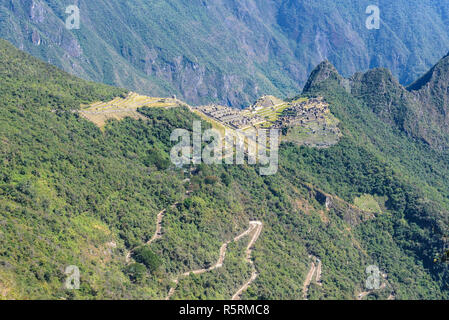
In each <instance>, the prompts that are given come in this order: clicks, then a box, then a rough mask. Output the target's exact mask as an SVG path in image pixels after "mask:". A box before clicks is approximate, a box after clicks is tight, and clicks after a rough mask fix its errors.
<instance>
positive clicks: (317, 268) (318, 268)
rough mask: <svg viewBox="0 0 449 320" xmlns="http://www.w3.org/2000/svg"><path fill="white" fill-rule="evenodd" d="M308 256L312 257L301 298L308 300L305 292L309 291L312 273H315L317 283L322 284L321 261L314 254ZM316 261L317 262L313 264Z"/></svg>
mask: <svg viewBox="0 0 449 320" xmlns="http://www.w3.org/2000/svg"><path fill="white" fill-rule="evenodd" d="M309 258H311V259H313V261H312V264H311V265H310V269H309V272H308V273H307V276H306V279H305V280H304V284H303V289H302V290H303V298H304V300H308V298H307V294H308V292H309V287H310V283H311V282H312V280H313V275H315V282H316V284H317V285H319V286H322V283H321V268H322V262H321V260H320V259H318V258H317V257H315V256H311V255H310V256H309ZM316 262H317V264H315V263H316Z"/></svg>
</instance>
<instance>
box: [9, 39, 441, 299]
mask: <svg viewBox="0 0 449 320" xmlns="http://www.w3.org/2000/svg"><path fill="white" fill-rule="evenodd" d="M0 52H1V55H0V90H1V96H2V99H1V100H0V164H1V165H0V226H1V228H0V298H26V299H61V298H64V299H163V298H165V297H166V296H167V294H168V290H169V288H170V287H171V286H172V279H173V278H175V277H176V276H178V275H180V274H182V273H184V272H186V271H189V270H195V269H199V268H207V266H210V265H211V264H213V263H214V262H215V261H217V259H218V256H219V250H220V247H221V246H222V244H223V243H225V242H227V241H230V240H231V239H233V238H234V237H235V236H236V235H238V234H240V233H242V232H243V231H245V230H246V229H247V228H248V222H249V220H260V221H263V223H264V228H263V230H262V233H261V235H260V237H259V239H258V240H257V242H256V243H255V245H254V251H253V252H252V255H251V256H252V259H253V262H254V267H255V268H256V270H257V272H258V273H259V276H258V278H257V279H256V281H255V282H254V283H252V284H251V286H250V287H249V288H248V290H247V291H246V292H245V293H244V294H243V299H302V295H303V292H302V286H303V282H304V279H305V277H306V274H307V272H308V270H309V267H310V262H311V261H310V258H309V255H313V256H315V257H318V258H319V259H320V260H321V261H322V265H323V273H322V279H321V280H322V286H315V285H314V284H312V286H311V288H310V292H309V293H310V297H311V298H313V299H354V298H355V297H357V295H358V294H359V293H360V292H362V291H364V290H365V289H364V284H365V280H366V273H365V269H366V267H367V266H368V265H373V264H375V265H378V266H379V267H380V269H381V271H382V272H386V273H387V274H388V282H389V284H390V285H391V287H392V288H393V290H394V296H395V298H397V299H419V298H423V299H448V298H449V290H448V276H449V273H448V266H447V264H444V263H436V262H434V258H435V256H436V253H438V252H439V253H441V248H442V247H443V244H444V243H443V240H442V238H443V235H444V234H447V232H446V231H447V225H448V224H447V220H446V219H447V210H448V208H449V186H448V185H447V181H448V177H449V169H448V168H449V164H448V163H447V159H448V157H446V156H445V155H444V154H443V155H442V154H440V153H437V151H436V150H434V149H432V148H430V147H428V146H426V145H425V144H423V143H422V142H420V141H415V140H414V139H412V138H411V137H409V136H407V135H405V134H403V133H402V132H401V131H399V130H396V129H394V128H393V127H392V126H391V125H390V124H388V123H385V122H383V121H382V120H381V119H380V118H379V117H378V116H377V115H376V113H374V112H373V111H372V109H371V108H368V107H366V105H364V103H363V101H361V100H359V99H358V98H355V97H353V96H351V95H350V94H348V92H347V91H346V90H345V88H342V87H341V86H340V84H339V83H338V81H333V80H329V81H324V82H322V83H321V84H319V85H317V84H315V85H313V86H311V87H310V88H309V89H310V90H309V91H308V92H305V94H307V95H322V96H325V98H326V101H328V102H329V103H330V105H331V108H332V112H333V113H334V114H335V115H336V117H337V118H338V119H340V120H341V123H340V127H341V130H342V132H343V134H344V136H343V138H342V139H341V140H340V142H339V143H338V144H337V145H335V146H332V147H330V148H322V149H317V148H309V147H306V146H301V147H299V146H297V145H295V144H293V143H285V144H283V145H282V146H281V149H280V168H279V173H278V174H276V175H273V176H260V175H259V172H258V167H257V166H249V165H215V166H209V165H204V164H202V165H198V166H186V167H184V168H175V167H174V166H173V165H172V164H171V163H168V162H167V159H169V152H170V149H171V147H172V145H173V144H172V143H171V142H170V139H169V138H170V134H171V132H172V131H173V130H174V129H175V128H186V129H188V130H192V122H193V120H198V119H199V117H198V116H196V115H195V114H192V113H190V112H189V111H188V109H186V108H173V109H162V108H142V109H139V112H140V113H141V114H142V115H143V116H145V118H144V119H143V118H142V119H139V120H137V119H131V118H125V119H123V120H121V121H115V120H111V121H109V122H108V123H107V124H106V126H105V128H104V131H101V130H100V129H99V128H98V127H96V126H95V125H94V124H93V123H91V122H89V121H87V120H86V119H84V118H81V117H79V116H78V114H77V113H73V112H71V111H72V110H73V109H76V108H79V106H80V105H81V104H88V103H91V102H93V101H97V100H99V99H104V100H110V99H111V98H112V97H113V96H115V95H121V94H125V93H126V91H124V90H121V89H116V88H111V87H108V86H104V85H97V84H94V83H88V82H85V81H81V80H78V79H75V78H73V77H71V76H69V75H67V74H65V73H63V72H61V71H58V70H56V69H55V68H53V67H50V66H48V65H47V64H44V63H41V62H39V61H37V60H35V59H33V58H30V57H29V56H27V55H24V54H22V53H20V52H19V51H17V50H16V49H14V48H13V47H12V46H10V45H9V44H7V43H5V42H3V41H1V42H0ZM335 78H336V79H338V77H335ZM208 127H210V125H209V126H208V125H207V124H204V125H203V128H204V129H205V128H208ZM155 154H157V155H155ZM186 178H189V180H187V181H188V182H186V180H185V179H186ZM321 190H322V191H321ZM186 191H189V193H188V194H186ZM367 195H371V196H372V197H374V199H379V201H378V203H379V205H380V207H381V209H382V214H379V215H377V216H375V217H370V215H364V213H363V212H362V211H360V210H348V209H347V208H350V209H353V208H354V205H351V203H353V201H354V199H359V200H360V199H362V200H363V199H364V201H363V203H365V204H366V203H370V199H371V197H369V196H367ZM380 199H384V200H385V201H384V200H382V201H380ZM359 200H357V201H359ZM383 202H384V203H383ZM175 203H177V205H176V206H173V204H175ZM339 203H340V204H343V205H336V204H339ZM368 207H372V204H370V205H369V206H368ZM163 209H166V212H165V215H164V218H163V221H162V237H161V238H160V239H157V240H156V241H154V242H152V243H151V245H146V243H147V242H148V240H149V239H151V237H152V236H153V235H154V232H155V230H156V216H157V214H158V213H159V212H160V211H161V210H163ZM362 209H363V208H362ZM362 216H363V217H362ZM366 217H368V218H366ZM244 240H245V239H242V240H241V242H237V243H231V244H230V245H229V251H228V253H227V256H226V258H225V261H224V265H223V267H222V268H219V269H215V270H214V271H212V272H208V273H204V274H202V275H198V276H193V275H192V276H188V277H186V278H183V279H182V280H181V281H180V283H179V285H178V287H177V291H176V292H175V295H174V296H173V298H175V299H181V298H195V299H205V298H210V299H228V298H230V297H231V296H232V294H234V293H235V292H236V290H237V289H238V288H239V287H240V286H241V285H242V283H244V282H245V281H247V280H248V277H249V276H250V273H251V266H250V265H249V264H248V263H247V262H246V260H245V257H244V250H245V241H244ZM130 252H131V253H132V257H133V258H134V259H135V260H136V263H128V262H127V261H126V256H127V254H128V253H130ZM68 265H76V266H78V267H79V268H80V272H81V288H80V290H73V291H72V290H66V289H65V288H64V287H63V283H64V281H65V277H66V275H65V274H64V270H65V268H66V267H67V266H68ZM388 294H389V293H388V292H386V291H385V292H384V291H382V292H379V293H377V294H373V295H370V298H376V297H378V298H385V297H386V295H388Z"/></svg>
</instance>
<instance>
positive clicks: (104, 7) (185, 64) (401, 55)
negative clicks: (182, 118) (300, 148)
mask: <svg viewBox="0 0 449 320" xmlns="http://www.w3.org/2000/svg"><path fill="white" fill-rule="evenodd" d="M77 3H78V5H79V8H80V17H81V27H80V29H79V30H67V29H66V28H65V20H66V18H67V17H68V14H66V13H65V10H66V7H67V6H69V5H72V4H73V3H72V2H70V1H66V0H49V1H42V0H20V1H15V2H11V1H4V2H2V3H0V37H2V38H4V39H7V40H9V41H11V42H12V43H13V44H14V45H15V46H16V47H18V48H21V49H23V50H25V51H27V52H29V53H31V54H33V55H35V56H37V57H40V58H41V59H42V60H44V61H47V62H49V63H51V64H54V65H57V66H59V67H61V68H63V69H64V70H66V71H68V72H70V73H72V74H76V75H78V76H81V77H83V78H85V79H90V80H95V81H99V82H103V83H108V84H115V85H118V86H121V87H126V88H128V89H130V90H134V91H138V92H140V93H145V94H149V95H156V96H171V95H173V94H176V95H177V96H178V97H180V98H182V99H183V100H185V101H187V102H189V103H192V104H200V103H205V102H210V101H214V102H219V103H221V104H225V105H233V106H244V105H245V106H247V105H250V104H251V103H252V102H254V101H255V100H256V99H257V98H259V97H260V96H261V95H264V94H272V95H275V96H279V97H281V98H285V97H288V96H293V95H295V94H296V93H297V92H298V91H299V90H300V88H301V87H302V85H303V84H304V83H305V82H306V80H307V78H308V75H309V73H310V71H312V69H313V68H314V67H315V66H316V65H317V64H318V63H319V62H321V61H322V60H324V59H328V60H330V61H331V62H332V63H333V64H334V65H335V66H336V67H337V68H338V70H341V72H342V74H343V75H344V76H349V75H351V74H353V73H355V72H356V71H359V70H367V69H369V68H375V67H386V68H388V69H389V70H392V73H393V74H394V75H395V76H396V77H397V78H398V79H400V82H401V83H402V84H408V83H411V82H412V81H413V80H414V79H416V78H417V77H418V76H421V75H422V74H423V73H424V72H426V71H427V70H428V69H429V68H430V66H432V65H433V64H434V63H435V62H436V61H437V60H438V59H439V58H440V57H441V56H442V55H443V54H444V53H446V52H447V48H448V47H449V31H448V28H447V25H448V23H449V20H448V16H447V14H446V13H447V12H449V4H447V3H446V2H444V1H431V0H426V1H419V0H413V1H406V0H400V1H394V2H392V1H390V0H380V1H375V3H373V1H368V0H363V1H353V0H344V1H339V2H338V3H335V1H332V0H320V1H314V2H311V1H308V0H300V1H290V0H282V1H278V0H276V1H275V0H264V1H256V0H244V1H234V0H232V1H218V0H213V1H207V2H204V1H202V0H192V1H179V0H156V1H143V0H137V1H125V2H124V1H118V0H109V1H104V0H101V1H86V0H80V1H77ZM373 4H375V5H378V6H379V9H380V11H381V19H382V21H381V26H380V29H379V30H368V29H367V28H366V27H365V25H366V24H365V21H366V19H367V17H368V15H367V14H366V13H365V11H366V8H367V7H368V6H369V5H373ZM429 35H431V36H429Z"/></svg>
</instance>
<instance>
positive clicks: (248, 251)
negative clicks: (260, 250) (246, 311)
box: [231, 221, 263, 300]
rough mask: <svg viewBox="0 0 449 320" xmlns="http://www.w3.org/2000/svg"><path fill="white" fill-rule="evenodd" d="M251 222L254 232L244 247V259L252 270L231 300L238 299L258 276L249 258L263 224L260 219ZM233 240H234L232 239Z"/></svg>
mask: <svg viewBox="0 0 449 320" xmlns="http://www.w3.org/2000/svg"><path fill="white" fill-rule="evenodd" d="M250 223H251V222H250ZM253 223H254V224H253V226H254V228H256V232H254V235H253V237H252V238H251V240H250V241H249V243H248V246H247V247H246V261H248V263H249V264H251V267H252V269H253V272H252V273H251V278H250V279H249V280H248V281H247V282H245V284H243V286H241V287H240V289H239V290H237V292H236V293H235V294H234V295H233V296H232V298H231V300H240V298H241V297H242V294H243V292H245V291H246V289H248V287H249V286H250V285H251V283H253V282H254V280H256V279H257V277H258V276H259V274H258V273H257V271H256V268H255V267H254V262H253V260H252V259H251V253H252V252H253V246H254V243H256V241H257V239H258V238H259V236H260V233H261V232H262V228H263V224H262V222H260V221H253ZM254 228H253V229H254ZM248 230H249V229H248ZM251 231H252V230H251ZM251 231H250V232H251ZM239 239H240V238H239ZM234 241H236V240H235V239H234Z"/></svg>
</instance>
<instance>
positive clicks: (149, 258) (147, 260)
mask: <svg viewBox="0 0 449 320" xmlns="http://www.w3.org/2000/svg"><path fill="white" fill-rule="evenodd" d="M133 258H134V260H136V261H137V262H140V263H142V264H144V265H145V266H146V267H147V268H148V270H149V271H150V272H151V273H153V272H155V271H156V270H157V269H158V268H159V267H160V266H161V264H162V261H161V259H160V258H159V257H158V256H157V255H156V254H155V253H154V252H153V251H151V250H150V249H149V248H147V247H145V246H144V247H140V248H137V249H136V250H135V251H134V252H133ZM137 265H138V264H137ZM134 269H135V268H134ZM138 271H140V270H138Z"/></svg>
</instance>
